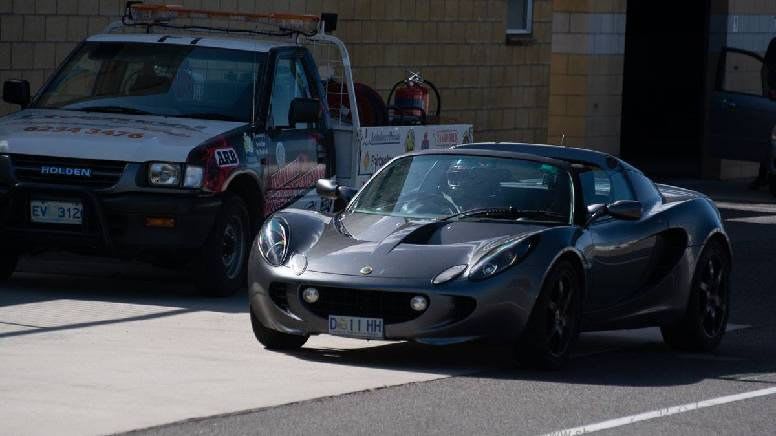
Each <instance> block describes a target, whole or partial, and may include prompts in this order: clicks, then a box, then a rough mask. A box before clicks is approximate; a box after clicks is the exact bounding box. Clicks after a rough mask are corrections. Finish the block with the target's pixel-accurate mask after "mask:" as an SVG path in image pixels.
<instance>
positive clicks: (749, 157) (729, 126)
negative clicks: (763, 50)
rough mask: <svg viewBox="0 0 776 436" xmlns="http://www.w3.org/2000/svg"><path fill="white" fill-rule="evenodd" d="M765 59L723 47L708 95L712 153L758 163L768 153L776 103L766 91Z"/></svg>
mask: <svg viewBox="0 0 776 436" xmlns="http://www.w3.org/2000/svg"><path fill="white" fill-rule="evenodd" d="M765 71H766V69H765V68H764V58H763V57H762V56H760V55H758V54H756V53H752V52H749V51H745V50H740V49H737V48H730V47H728V48H725V49H724V50H723V52H722V54H721V56H720V64H719V66H718V69H717V83H716V89H715V91H714V93H713V94H712V98H711V114H710V128H709V132H710V136H709V146H710V150H709V151H710V152H711V154H712V155H713V156H715V157H719V158H723V159H734V160H746V161H754V162H761V161H762V160H763V159H765V158H766V157H768V155H769V152H770V138H771V130H772V129H773V126H774V122H776V102H774V101H773V100H771V99H770V98H768V97H767V96H766V93H765V87H764V83H765Z"/></svg>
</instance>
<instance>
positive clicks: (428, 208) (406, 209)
mask: <svg viewBox="0 0 776 436" xmlns="http://www.w3.org/2000/svg"><path fill="white" fill-rule="evenodd" d="M399 211H400V212H401V213H403V214H414V213H423V212H426V213H434V214H438V213H440V212H441V213H447V214H448V215H452V214H454V213H458V206H456V205H455V203H453V202H452V201H450V200H449V199H448V198H446V197H444V196H443V195H440V194H432V193H428V192H416V193H413V194H410V195H408V196H407V198H406V199H405V200H404V204H402V205H401V207H400V208H399Z"/></svg>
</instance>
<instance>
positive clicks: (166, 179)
mask: <svg viewBox="0 0 776 436" xmlns="http://www.w3.org/2000/svg"><path fill="white" fill-rule="evenodd" d="M148 182H149V183H151V184H152V185H154V186H179V185H180V182H181V167H180V165H178V164H173V163H166V162H153V163H151V165H149V166H148Z"/></svg>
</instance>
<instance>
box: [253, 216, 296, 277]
mask: <svg viewBox="0 0 776 436" xmlns="http://www.w3.org/2000/svg"><path fill="white" fill-rule="evenodd" d="M288 246H289V233H288V224H287V223H286V220H284V219H282V218H278V217H273V218H270V219H268V220H267V222H265V223H264V225H263V226H261V230H259V252H261V256H262V257H263V258H264V260H266V261H267V263H269V264H270V265H272V266H280V265H283V264H284V263H285V262H286V260H288Z"/></svg>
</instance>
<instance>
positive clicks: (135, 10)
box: [130, 3, 320, 32]
mask: <svg viewBox="0 0 776 436" xmlns="http://www.w3.org/2000/svg"><path fill="white" fill-rule="evenodd" d="M130 8H131V9H132V18H133V20H134V21H136V22H138V21H140V22H143V21H151V22H153V21H169V20H172V19H175V18H216V19H219V18H220V19H231V20H238V21H243V22H256V23H264V24H274V25H277V26H282V27H286V28H290V29H295V30H304V31H308V32H311V31H315V30H316V29H317V27H318V22H319V21H320V17H316V16H315V15H301V14H299V15H298V14H288V13H277V12H270V13H248V12H230V11H214V10H209V9H194V8H184V7H183V6H180V5H162V4H146V3H137V4H133V5H131V6H130Z"/></svg>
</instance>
